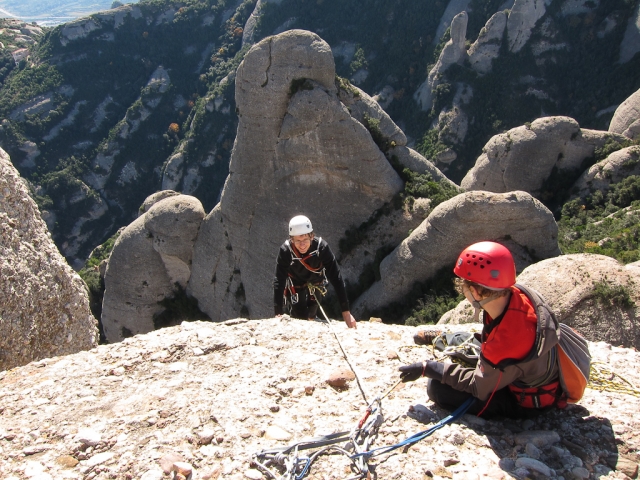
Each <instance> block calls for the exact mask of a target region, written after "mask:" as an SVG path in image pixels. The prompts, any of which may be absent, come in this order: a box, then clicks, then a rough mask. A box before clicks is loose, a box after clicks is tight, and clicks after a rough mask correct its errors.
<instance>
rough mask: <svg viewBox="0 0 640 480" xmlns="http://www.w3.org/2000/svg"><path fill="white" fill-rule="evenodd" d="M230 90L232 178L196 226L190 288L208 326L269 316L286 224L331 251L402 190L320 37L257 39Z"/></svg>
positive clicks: (384, 125) (295, 33) (299, 35)
mask: <svg viewBox="0 0 640 480" xmlns="http://www.w3.org/2000/svg"><path fill="white" fill-rule="evenodd" d="M235 81H236V102H237V106H238V112H239V113H238V115H239V125H238V132H237V136H236V141H235V145H234V149H233V153H232V158H231V164H230V167H229V170H230V172H229V177H228V178H227V181H226V184H225V187H224V190H223V192H222V196H221V200H220V204H219V205H218V206H217V207H216V208H215V209H214V210H213V211H212V212H211V213H210V214H209V215H208V216H207V218H206V219H205V221H204V222H203V225H202V229H201V232H200V235H199V237H198V241H197V243H196V245H195V251H194V262H193V264H194V269H193V273H192V277H191V281H190V284H189V293H191V294H192V295H193V296H194V297H196V298H198V300H199V305H200V308H201V309H202V310H203V311H205V312H206V313H207V314H208V315H209V316H210V317H211V318H212V319H215V320H218V319H225V318H231V317H230V316H233V315H234V313H233V312H235V315H239V314H241V313H242V315H246V316H251V317H252V318H255V317H261V316H265V315H269V314H271V313H272V312H273V305H272V303H273V300H272V296H273V294H272V290H271V284H272V278H273V271H274V268H275V252H276V251H277V249H278V246H279V245H280V244H281V243H282V241H284V239H286V238H287V232H286V225H287V222H288V220H289V218H291V217H293V216H294V215H297V214H305V215H307V216H309V217H310V218H311V220H312V222H313V225H314V228H315V231H316V232H317V234H318V235H320V236H322V237H323V238H325V239H326V240H328V241H329V244H330V245H331V246H332V248H333V249H334V250H335V251H336V252H337V249H338V240H339V239H340V238H341V237H342V236H343V235H344V232H345V231H346V230H347V229H348V228H349V227H352V226H358V225H360V224H361V223H362V222H364V221H366V220H367V219H368V218H369V216H370V215H371V214H372V213H373V212H374V211H375V210H376V209H377V208H380V207H382V206H383V205H384V204H385V203H387V202H389V201H390V200H391V198H392V197H393V195H394V194H396V193H397V192H399V191H400V189H401V188H402V181H401V180H400V178H399V177H398V175H397V174H396V173H395V171H394V170H393V168H392V167H391V165H390V164H389V162H388V161H387V159H386V158H385V156H384V154H383V153H382V152H381V151H380V149H379V148H378V146H377V145H376V144H375V143H374V141H373V139H372V137H371V135H370V133H369V132H368V131H367V129H366V128H365V127H364V126H363V125H362V123H360V122H359V121H358V120H356V119H355V118H354V117H353V116H352V115H351V114H350V113H349V111H348V109H347V108H346V106H345V105H344V104H343V103H342V102H341V101H340V98H339V96H338V89H337V88H336V85H335V66H334V60H333V55H332V53H331V49H330V48H329V45H327V44H326V43H325V42H324V41H323V40H322V39H321V38H320V37H318V36H317V35H315V34H312V33H310V32H306V31H302V30H292V31H288V32H285V33H282V34H280V35H276V36H273V37H269V38H266V39H264V40H263V41H261V42H260V43H258V44H256V45H255V46H253V48H252V49H251V50H250V51H249V52H248V53H247V55H246V57H245V59H244V60H243V62H242V64H241V65H240V67H239V68H238V72H237V76H236V80H235ZM361 95H363V92H362V93H361ZM352 100H353V99H352ZM359 102H362V103H366V102H364V101H363V100H362V99H360V100H358V101H355V100H354V104H357V103H359ZM365 106H366V105H365ZM366 111H368V112H372V110H371V109H369V110H366ZM382 113H384V112H382ZM370 114H371V115H374V114H373V113H370ZM386 118H387V117H386V114H384V115H382V116H381V117H380V126H381V128H384V129H385V131H387V127H389V128H390V129H391V130H389V131H394V132H396V133H394V135H395V136H394V138H396V139H397V141H400V142H402V141H403V140H402V138H403V137H404V134H402V135H401V133H402V132H400V131H399V129H397V127H395V128H394V126H393V125H391V124H389V122H390V120H389V121H387V120H386Z"/></svg>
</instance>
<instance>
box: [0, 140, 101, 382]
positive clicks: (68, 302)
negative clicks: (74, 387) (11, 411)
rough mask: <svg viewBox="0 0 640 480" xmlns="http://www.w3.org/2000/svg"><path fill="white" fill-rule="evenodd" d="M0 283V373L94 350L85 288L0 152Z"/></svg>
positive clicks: (95, 335) (94, 333)
mask: <svg viewBox="0 0 640 480" xmlns="http://www.w3.org/2000/svg"><path fill="white" fill-rule="evenodd" d="M0 279H1V280H0V320H1V321H0V370H7V369H11V368H14V367H16V366H19V365H26V364H27V363H29V362H31V361H34V360H40V359H43V358H47V357H55V356H58V355H67V354H71V353H75V352H79V351H81V350H88V349H90V348H93V347H95V346H97V344H98V324H97V321H96V319H95V318H94V317H93V315H92V314H91V310H90V309H89V295H88V292H87V287H86V285H85V283H84V282H83V281H82V279H81V278H80V277H79V276H78V274H77V273H75V272H74V271H73V270H72V269H71V267H70V266H69V265H68V264H67V262H66V261H65V259H64V258H63V257H62V255H60V252H59V251H58V249H57V247H56V246H55V244H54V243H53V240H52V238H51V235H50V233H49V230H48V229H47V226H46V224H45V222H44V221H43V220H42V218H41V216H40V212H39V210H38V207H37V206H36V204H35V202H34V201H33V199H32V198H31V197H30V196H29V191H28V188H27V185H26V184H25V182H24V181H23V180H22V179H21V178H20V174H19V173H18V171H17V170H16V169H15V167H14V166H13V164H12V163H11V159H10V158H9V156H8V155H7V153H6V152H5V151H4V150H2V149H0Z"/></svg>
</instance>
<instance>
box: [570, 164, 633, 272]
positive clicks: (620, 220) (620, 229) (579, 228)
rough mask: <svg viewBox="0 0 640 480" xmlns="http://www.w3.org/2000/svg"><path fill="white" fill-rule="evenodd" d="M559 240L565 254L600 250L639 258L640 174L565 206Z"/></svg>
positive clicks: (627, 259) (622, 257)
mask: <svg viewBox="0 0 640 480" xmlns="http://www.w3.org/2000/svg"><path fill="white" fill-rule="evenodd" d="M558 229H559V232H558V242H559V244H560V248H561V249H562V251H563V252H564V253H598V254H601V255H607V256H609V257H613V258H615V259H617V260H619V261H620V262H622V263H631V262H635V261H638V260H640V176H637V175H632V176H629V177H627V178H625V179H624V180H623V181H622V182H620V183H617V184H614V185H612V187H611V189H610V190H609V191H608V192H607V193H605V194H603V193H602V192H601V191H596V192H594V193H593V194H592V195H590V196H589V197H587V199H586V200H585V201H581V200H580V199H575V200H571V201H569V202H567V203H565V205H564V206H563V207H562V217H561V218H560V221H559V222H558Z"/></svg>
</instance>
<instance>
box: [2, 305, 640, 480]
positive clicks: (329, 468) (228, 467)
mask: <svg viewBox="0 0 640 480" xmlns="http://www.w3.org/2000/svg"><path fill="white" fill-rule="evenodd" d="M474 327H475V328H477V326H473V325H472V326H450V327H448V328H456V329H461V328H474ZM443 328H447V327H443ZM332 331H334V332H336V334H337V336H338V338H339V339H340V342H341V344H342V347H343V348H344V350H345V351H346V353H347V356H348V357H347V358H348V360H349V362H350V363H351V365H352V366H353V368H354V369H355V371H356V373H357V377H358V379H359V381H360V384H361V386H362V390H363V392H364V395H363V392H361V390H360V388H358V385H357V382H356V380H352V381H349V382H347V384H346V386H345V387H343V388H340V387H332V386H330V385H329V384H328V383H327V380H329V379H330V378H331V377H340V376H341V375H343V376H345V377H346V376H348V375H344V374H341V373H340V372H341V371H342V372H344V371H345V370H347V371H348V370H349V364H348V363H347V360H346V359H345V356H344V355H343V353H342V350H341V347H340V344H339V343H338V341H337V340H336V337H335V336H334V335H333V333H332ZM415 332H416V329H415V328H410V327H403V326H395V325H383V324H380V323H373V322H360V323H359V324H358V329H357V330H347V329H346V327H345V326H344V324H343V323H342V322H339V323H338V322H333V323H332V329H330V328H329V327H328V326H327V324H325V323H322V322H306V321H299V320H289V319H288V317H284V318H281V319H267V320H251V321H247V320H231V321H227V322H225V323H218V324H214V323H206V322H193V323H183V324H182V325H181V326H177V327H172V328H167V329H164V330H158V331H154V332H152V333H149V334H146V335H139V336H136V337H132V338H129V339H126V340H125V341H123V342H121V343H117V344H111V345H102V346H99V347H97V348H94V349H92V350H90V351H86V352H81V353H77V354H74V355H69V356H65V357H55V358H51V359H46V360H42V361H38V362H33V363H30V364H28V365H26V366H24V367H20V368H15V369H12V370H8V371H4V372H2V373H0V477H2V478H4V479H12V480H14V479H26V478H29V479H38V480H45V479H67V478H68V479H94V478H95V479H108V478H112V479H144V480H155V479H157V480H160V479H163V478H189V475H191V478H192V479H215V478H225V479H242V478H250V479H259V478H268V477H267V476H266V475H264V474H262V473H261V472H260V471H259V469H257V468H256V465H255V464H253V463H252V455H253V454H254V453H256V452H258V451H260V450H262V449H269V448H273V447H277V446H283V445H287V444H289V443H291V442H292V441H294V440H299V439H302V438H305V437H310V436H315V435H319V434H328V433H332V432H340V431H344V430H351V429H352V428H353V427H355V425H356V424H357V423H358V420H359V419H360V418H361V417H362V416H363V414H364V412H365V410H366V405H367V402H365V399H364V396H365V395H366V398H367V401H371V400H373V398H374V397H376V396H377V395H381V394H382V393H384V392H386V391H387V390H388V389H389V387H391V386H392V385H393V384H394V383H395V382H396V381H397V379H398V374H397V368H398V366H399V365H401V364H403V363H409V362H413V361H418V360H421V359H423V358H424V357H425V356H427V355H429V356H430V355H431V351H430V349H429V348H427V347H424V346H416V345H414V343H413V339H412V336H413V334H414V333H415ZM590 347H591V350H592V355H593V357H594V360H595V361H597V362H602V363H601V364H600V366H601V367H606V369H608V370H610V371H613V372H615V373H617V374H619V375H622V376H623V377H624V378H625V379H626V380H627V381H629V382H632V383H634V384H638V383H640V368H639V367H640V355H639V354H638V352H636V351H635V350H633V349H624V348H617V347H612V346H610V345H607V344H605V343H602V342H599V343H591V344H590ZM616 378H617V377H616ZM334 379H335V378H334ZM618 384H619V382H618ZM611 390H612V391H604V392H601V391H598V390H594V389H591V388H589V389H587V391H586V395H585V397H584V398H583V400H582V401H581V402H580V404H578V405H573V406H569V407H568V408H567V409H566V410H564V411H556V412H553V413H549V414H546V415H543V416H541V417H539V418H537V419H535V420H525V421H513V420H507V419H497V420H491V421H488V420H484V419H482V418H478V417H474V416H469V415H465V416H464V417H462V419H461V420H460V421H458V422H455V423H453V424H451V425H448V426H445V427H444V428H442V429H440V430H438V431H437V432H435V433H434V434H433V435H432V436H430V437H428V438H426V439H424V440H422V441H421V442H419V443H417V444H416V445H414V446H412V447H410V448H408V449H398V450H395V451H394V452H393V453H390V454H386V455H381V456H379V457H376V458H375V459H373V460H372V462H371V465H372V471H373V472H374V473H373V475H372V478H379V479H392V478H402V479H428V478H453V479H474V478H495V479H502V478H519V479H524V478H564V479H574V478H617V479H621V478H627V477H631V478H635V477H636V476H637V470H638V465H637V461H638V448H639V446H640V440H639V438H638V435H637V429H638V424H639V423H640V420H638V419H637V412H638V410H639V407H640V398H639V397H638V396H637V395H632V394H629V393H625V392H623V391H622V390H620V389H616V390H614V389H611ZM382 406H383V413H384V422H383V423H382V425H381V427H380V430H379V435H378V437H377V438H375V440H374V443H373V446H374V447H378V446H385V445H392V444H394V443H396V442H398V441H400V440H402V439H404V438H406V437H407V436H409V435H411V434H414V433H416V432H419V431H422V430H425V429H427V428H428V427H429V426H431V425H433V424H434V422H436V421H437V420H438V419H440V418H442V417H444V416H445V412H443V411H441V410H440V409H438V408H436V407H435V406H434V405H433V404H432V403H431V402H429V401H428V400H427V399H426V394H425V382H424V381H423V380H418V381H416V382H414V383H409V384H400V385H399V386H398V387H397V388H396V389H395V390H394V391H393V392H392V393H391V394H390V395H388V396H387V397H386V398H384V399H383V401H382ZM349 465H350V461H349V460H348V458H347V457H346V456H343V455H325V456H320V457H318V459H317V460H316V461H315V463H313V465H312V466H311V469H310V473H309V475H308V478H311V479H334V478H347V477H350V476H351V475H352V474H351V471H350V469H349ZM614 468H616V470H614ZM273 470H274V471H275V470H276V469H275V468H274V469H273ZM172 471H173V472H172Z"/></svg>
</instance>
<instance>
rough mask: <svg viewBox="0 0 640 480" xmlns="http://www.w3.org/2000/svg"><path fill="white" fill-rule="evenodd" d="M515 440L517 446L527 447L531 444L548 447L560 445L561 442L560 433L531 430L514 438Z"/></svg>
mask: <svg viewBox="0 0 640 480" xmlns="http://www.w3.org/2000/svg"><path fill="white" fill-rule="evenodd" d="M513 440H514V441H515V443H516V445H525V446H526V445H527V444H531V445H534V446H536V447H540V448H543V447H548V446H549V445H553V444H554V443H558V442H559V441H560V435H558V432H554V431H544V430H531V431H528V432H522V433H518V434H517V435H515V436H514V438H513Z"/></svg>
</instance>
